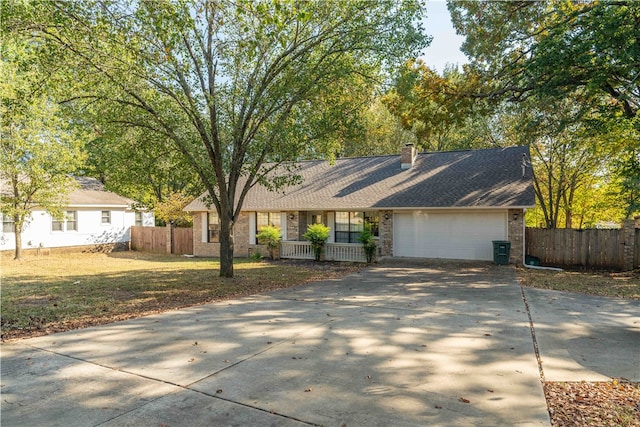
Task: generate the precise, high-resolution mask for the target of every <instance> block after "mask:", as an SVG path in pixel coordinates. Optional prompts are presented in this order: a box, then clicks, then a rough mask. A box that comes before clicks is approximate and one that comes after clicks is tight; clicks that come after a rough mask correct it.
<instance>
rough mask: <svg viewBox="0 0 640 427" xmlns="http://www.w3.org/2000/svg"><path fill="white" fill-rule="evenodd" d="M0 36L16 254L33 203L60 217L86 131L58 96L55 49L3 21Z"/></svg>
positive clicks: (4, 168)
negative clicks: (12, 30)
mask: <svg viewBox="0 0 640 427" xmlns="http://www.w3.org/2000/svg"><path fill="white" fill-rule="evenodd" d="M9 11H10V5H8V4H4V5H2V6H1V7H0V12H1V13H0V17H1V18H4V17H6V16H7V14H8V13H9ZM0 37H1V38H2V45H1V48H0V58H1V59H0V75H2V79H1V80H0V123H1V126H0V186H1V194H0V199H1V202H2V203H1V206H0V208H1V211H2V215H3V216H5V217H8V218H11V219H12V221H13V226H14V231H15V243H16V245H15V258H16V259H19V258H20V257H21V253H22V230H23V228H24V226H25V225H26V224H27V223H28V221H29V219H30V215H31V209H33V208H34V207H35V206H38V207H39V208H41V209H43V210H46V211H48V212H50V213H51V214H52V215H53V216H54V217H57V218H62V217H63V215H64V207H65V205H66V203H67V200H66V199H67V196H68V194H69V192H70V191H71V190H73V189H74V187H75V180H74V179H73V177H72V176H71V174H73V173H74V172H76V171H77V170H78V169H79V168H80V167H81V166H82V164H83V162H84V159H85V154H84V151H83V144H84V141H85V140H86V133H85V132H82V131H80V130H79V128H78V127H76V126H74V123H73V122H72V121H71V120H70V119H69V117H68V115H67V114H65V112H64V111H63V109H62V108H61V107H60V106H59V105H58V103H57V102H56V95H57V94H59V92H58V91H59V90H60V89H62V87H61V81H63V80H64V77H63V76H60V74H61V73H64V70H62V69H60V67H59V65H58V64H57V59H58V58H59V56H58V55H59V52H57V51H55V50H49V49H47V48H46V47H45V46H42V45H40V44H38V43H37V42H36V41H35V40H33V39H32V38H30V37H25V36H23V35H20V34H15V33H11V32H10V31H8V30H7V28H6V27H5V26H4V25H3V26H2V31H1V32H0Z"/></svg>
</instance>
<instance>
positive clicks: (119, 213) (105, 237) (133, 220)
mask: <svg viewBox="0 0 640 427" xmlns="http://www.w3.org/2000/svg"><path fill="white" fill-rule="evenodd" d="M77 181H78V184H79V185H80V188H78V189H76V190H74V191H73V192H72V193H71V194H70V195H69V205H68V206H67V208H66V218H65V219H64V220H62V221H60V220H57V219H55V218H53V217H52V216H51V215H50V214H49V213H48V212H46V211H44V210H42V209H39V208H38V207H35V208H34V209H33V210H32V213H31V217H30V218H29V220H28V223H27V225H26V226H25V228H24V230H23V232H22V248H23V249H38V248H60V247H72V246H88V247H96V246H97V247H101V246H103V245H117V244H126V243H128V242H129V241H130V240H131V226H132V225H142V226H151V227H153V226H154V223H155V218H154V215H153V212H144V211H134V210H133V209H132V205H133V203H134V201H133V200H130V199H127V198H125V197H122V196H119V195H117V194H115V193H112V192H110V191H106V190H105V189H104V187H103V185H102V184H101V183H100V182H99V181H98V180H96V179H94V178H85V177H82V178H77ZM0 250H15V233H14V227H13V222H12V219H11V218H7V217H2V232H1V234H0Z"/></svg>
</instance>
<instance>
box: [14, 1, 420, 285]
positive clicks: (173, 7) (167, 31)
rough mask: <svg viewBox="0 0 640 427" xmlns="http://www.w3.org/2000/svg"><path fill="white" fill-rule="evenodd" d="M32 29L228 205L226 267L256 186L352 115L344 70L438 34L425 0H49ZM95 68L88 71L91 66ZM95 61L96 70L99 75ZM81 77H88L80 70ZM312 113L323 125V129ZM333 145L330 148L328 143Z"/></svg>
mask: <svg viewBox="0 0 640 427" xmlns="http://www.w3.org/2000/svg"><path fill="white" fill-rule="evenodd" d="M35 7H36V11H35V12H34V18H33V19H32V22H27V23H26V24H27V26H28V27H29V28H30V29H31V30H36V31H37V32H38V33H39V34H41V35H42V36H43V37H44V38H45V39H46V40H48V41H53V42H55V43H57V44H59V45H61V46H64V47H65V48H67V49H68V51H69V52H71V53H72V54H73V56H72V57H71V58H70V61H71V62H70V65H71V66H73V67H75V69H76V70H78V73H79V74H81V73H83V72H86V70H90V71H91V73H93V74H97V75H98V76H99V78H100V79H103V80H106V81H108V82H109V83H110V85H109V86H110V87H111V89H110V90H109V91H101V90H100V89H99V88H92V87H91V86H87V87H86V88H85V93H84V94H82V95H81V96H77V97H76V98H75V99H76V100H80V99H87V100H91V101H94V102H97V103H105V104H110V105H114V104H117V105H118V106H119V108H120V109H121V111H122V113H123V117H124V118H125V119H124V120H121V121H122V122H128V123H126V124H128V125H129V126H133V127H138V128H143V129H145V130H146V132H149V133H155V134H159V135H161V136H162V137H164V138H165V139H168V140H170V141H171V143H172V144H173V147H174V149H175V150H177V151H179V152H180V153H181V155H182V156H183V157H184V159H185V161H186V162H187V163H188V164H189V166H190V168H192V169H193V171H195V173H196V174H197V175H198V177H199V179H200V181H201V182H202V185H203V187H204V189H206V190H207V191H208V194H209V198H208V201H209V203H211V205H212V206H214V207H215V209H216V211H217V212H218V214H219V217H220V244H221V251H220V265H221V267H220V275H221V276H226V277H231V276H233V252H234V241H233V227H234V223H235V221H236V220H237V219H238V216H239V213H240V209H241V207H242V203H243V200H244V198H245V196H246V194H247V192H248V191H249V190H250V188H251V187H253V186H254V185H257V184H262V185H267V186H269V187H272V188H273V187H278V186H279V185H284V184H286V182H287V179H286V176H287V173H286V169H287V168H280V170H284V171H283V172H282V173H278V172H277V168H276V165H278V164H280V163H282V162H285V161H290V160H295V159H296V158H298V156H299V155H301V153H302V154H303V153H304V152H305V150H306V149H307V148H308V145H309V144H311V143H313V144H314V146H316V147H317V146H319V143H320V142H322V141H324V142H328V143H329V144H332V143H333V142H335V141H332V139H331V138H330V137H329V136H330V135H331V131H332V130H333V129H334V128H336V129H337V128H339V127H340V126H341V125H342V124H343V122H342V117H343V116H341V115H340V114H336V105H335V104H333V103H332V102H331V98H332V95H333V94H334V93H336V91H339V90H342V89H344V82H345V81H349V80H352V81H353V80H354V79H355V77H356V76H357V78H358V79H360V80H362V81H363V82H366V83H368V84H372V83H374V82H377V81H378V79H379V78H380V75H381V71H382V70H383V69H385V68H388V67H389V66H391V65H393V64H394V63H396V62H397V61H398V60H400V59H404V58H407V57H411V56H413V55H414V54H416V53H417V50H418V49H420V48H422V47H423V46H424V45H425V41H426V38H425V36H423V35H422V34H421V31H420V28H419V27H417V26H416V23H417V22H419V20H420V18H421V14H422V8H421V6H420V4H419V2H418V1H413V0H405V1H402V2H397V1H395V0H381V1H376V2H371V1H368V0H363V1H356V0H354V1H348V2H341V1H335V2H334V1H327V2H296V1H268V0H264V1H254V0H198V1H181V0H176V1H146V0H138V1H135V0H131V1H106V0H105V1H99V0H96V1H85V2H65V1H46V2H43V3H41V4H38V5H36V6H35ZM83 70H85V71H83ZM88 74H89V73H86V77H87V81H90V76H89V75H88ZM79 77H80V76H79ZM309 120H311V122H313V123H315V124H317V126H316V127H310V126H308V125H307V124H308V123H309ZM328 151H331V150H328Z"/></svg>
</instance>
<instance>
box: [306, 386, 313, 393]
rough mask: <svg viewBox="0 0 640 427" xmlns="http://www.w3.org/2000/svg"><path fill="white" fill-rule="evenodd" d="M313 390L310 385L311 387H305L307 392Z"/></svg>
mask: <svg viewBox="0 0 640 427" xmlns="http://www.w3.org/2000/svg"><path fill="white" fill-rule="evenodd" d="M311 390H313V389H312V388H311V387H309V388H305V389H304V391H305V393H308V392H310V391H311Z"/></svg>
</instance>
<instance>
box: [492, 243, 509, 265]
mask: <svg viewBox="0 0 640 427" xmlns="http://www.w3.org/2000/svg"><path fill="white" fill-rule="evenodd" d="M510 251H511V242H509V241H507V240H494V241H493V262H494V263H496V264H500V265H508V264H509V252H510Z"/></svg>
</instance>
